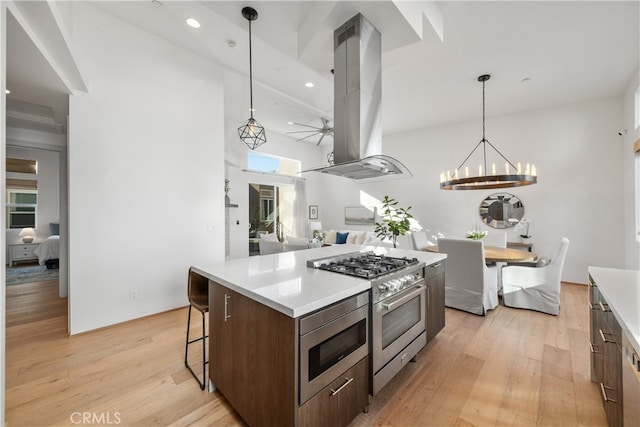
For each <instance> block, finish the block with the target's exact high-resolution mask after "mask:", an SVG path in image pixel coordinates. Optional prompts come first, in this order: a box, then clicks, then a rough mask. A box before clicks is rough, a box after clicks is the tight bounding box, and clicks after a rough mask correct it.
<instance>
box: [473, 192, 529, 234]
mask: <svg viewBox="0 0 640 427" xmlns="http://www.w3.org/2000/svg"><path fill="white" fill-rule="evenodd" d="M523 216H524V205H523V204H522V202H521V201H520V199H518V198H517V197H516V196H514V195H513V194H510V193H494V194H492V195H490V196H488V197H487V198H486V199H484V200H483V201H482V203H481V204H480V217H481V218H482V222H484V223H485V224H487V225H488V226H489V227H493V228H510V227H513V226H514V225H516V224H517V223H518V222H520V220H521V219H522V217H523Z"/></svg>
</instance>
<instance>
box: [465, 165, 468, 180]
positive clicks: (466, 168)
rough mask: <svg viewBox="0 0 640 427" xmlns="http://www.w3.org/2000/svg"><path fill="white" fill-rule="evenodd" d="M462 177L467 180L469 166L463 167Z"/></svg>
mask: <svg viewBox="0 0 640 427" xmlns="http://www.w3.org/2000/svg"><path fill="white" fill-rule="evenodd" d="M464 177H465V178H469V166H465V167H464Z"/></svg>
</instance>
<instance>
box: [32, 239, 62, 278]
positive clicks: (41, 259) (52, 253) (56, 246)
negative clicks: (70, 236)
mask: <svg viewBox="0 0 640 427" xmlns="http://www.w3.org/2000/svg"><path fill="white" fill-rule="evenodd" d="M34 253H35V254H36V255H37V257H38V263H40V265H46V266H47V268H49V269H51V268H58V265H59V258H60V236H59V235H57V234H55V235H51V236H49V237H48V238H47V240H45V241H44V242H42V243H40V244H39V245H38V247H37V248H36V250H35V251H34Z"/></svg>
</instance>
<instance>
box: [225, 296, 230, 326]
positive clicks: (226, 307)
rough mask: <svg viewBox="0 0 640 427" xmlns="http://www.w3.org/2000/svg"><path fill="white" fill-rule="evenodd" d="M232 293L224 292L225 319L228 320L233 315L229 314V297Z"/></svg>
mask: <svg viewBox="0 0 640 427" xmlns="http://www.w3.org/2000/svg"><path fill="white" fill-rule="evenodd" d="M230 298H231V295H227V294H224V321H225V322H226V321H227V320H228V319H229V318H230V317H231V315H230V314H229V299H230Z"/></svg>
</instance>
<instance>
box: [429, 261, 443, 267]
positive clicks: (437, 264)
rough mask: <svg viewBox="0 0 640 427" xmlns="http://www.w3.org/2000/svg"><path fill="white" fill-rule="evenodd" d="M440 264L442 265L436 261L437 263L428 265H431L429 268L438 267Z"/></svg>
mask: <svg viewBox="0 0 640 427" xmlns="http://www.w3.org/2000/svg"><path fill="white" fill-rule="evenodd" d="M441 265H442V263H440V262H438V263H436V264H431V265H430V267H431V268H438V267H440V266H441Z"/></svg>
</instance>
